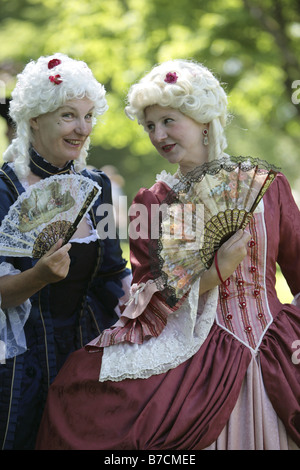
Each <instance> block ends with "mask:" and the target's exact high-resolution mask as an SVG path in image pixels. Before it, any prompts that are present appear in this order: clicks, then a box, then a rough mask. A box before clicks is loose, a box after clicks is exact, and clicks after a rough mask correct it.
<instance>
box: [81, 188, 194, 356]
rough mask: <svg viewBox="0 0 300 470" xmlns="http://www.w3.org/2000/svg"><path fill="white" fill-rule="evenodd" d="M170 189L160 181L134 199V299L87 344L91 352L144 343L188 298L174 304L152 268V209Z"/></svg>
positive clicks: (132, 225) (158, 330) (157, 332)
mask: <svg viewBox="0 0 300 470" xmlns="http://www.w3.org/2000/svg"><path fill="white" fill-rule="evenodd" d="M167 191H169V188H168V186H167V185H165V184H164V183H157V184H155V185H154V186H153V187H152V188H151V189H149V190H148V189H141V190H140V191H139V192H138V194H137V196H136V197H135V199H134V201H133V204H132V207H131V216H130V227H129V231H130V235H131V243H130V245H131V246H130V248H131V253H130V254H131V256H130V261H131V267H132V275H133V280H132V287H131V292H130V298H129V301H128V302H127V304H126V307H125V309H124V310H123V312H122V316H121V317H120V319H119V321H117V323H115V324H114V325H113V326H112V327H111V328H109V329H107V330H105V331H103V332H102V334H101V335H100V336H99V337H98V338H95V340H94V341H92V342H91V343H89V344H88V345H87V346H86V348H87V349H88V350H89V351H93V350H97V349H99V348H100V347H106V346H110V345H112V344H117V343H121V342H130V343H136V344H141V343H143V342H144V341H145V340H146V339H149V338H150V337H157V336H159V335H160V334H161V332H162V331H163V329H164V328H165V326H166V323H167V318H168V315H170V314H171V313H173V312H174V311H176V310H177V309H178V308H179V307H180V305H181V304H182V303H183V302H184V300H185V298H182V299H181V301H180V302H178V303H177V305H175V306H173V307H170V306H169V305H168V304H167V303H166V302H165V301H164V299H163V298H162V296H161V295H160V292H159V287H158V285H157V282H156V281H154V279H153V273H152V270H151V262H152V260H151V255H150V251H149V243H150V241H151V229H152V228H153V223H152V222H153V221H152V220H151V214H152V213H153V212H151V211H152V210H153V208H154V207H155V206H157V207H158V206H159V205H160V203H161V201H162V200H163V199H164V197H165V195H166V193H167ZM154 210H155V209H154ZM138 230H141V232H140V236H137V234H138Z"/></svg>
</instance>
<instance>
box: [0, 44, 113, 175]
mask: <svg viewBox="0 0 300 470" xmlns="http://www.w3.org/2000/svg"><path fill="white" fill-rule="evenodd" d="M54 59H58V61H57V62H52V63H51V62H50V61H53V60H54ZM59 61H60V63H59ZM49 62H50V67H51V65H52V67H51V68H48V64H49ZM56 63H57V64H58V65H54V66H53V64H56ZM56 75H60V80H61V83H60V84H58V85H56V84H55V83H53V81H51V80H50V79H49V77H50V76H54V77H55V76H56ZM105 93H106V92H105V89H104V86H103V85H101V84H100V83H99V82H98V81H97V80H96V79H95V77H94V76H93V74H92V71H91V70H90V69H89V67H88V66H87V64H86V63H85V62H82V61H79V60H75V59H72V58H70V57H68V56H67V55H65V54H61V53H56V54H53V55H51V56H47V57H40V58H39V59H38V60H37V61H30V62H29V63H28V64H27V65H26V67H25V68H24V70H23V72H22V73H20V74H19V75H18V76H17V84H16V87H15V89H14V90H13V92H12V100H11V103H10V112H9V114H10V116H11V118H12V119H13V121H14V122H15V124H16V138H15V139H14V140H13V141H12V143H11V145H10V146H9V147H8V149H7V150H6V152H5V153H4V155H3V160H4V161H7V162H8V161H14V162H15V170H16V173H17V175H18V176H20V177H25V176H26V175H27V174H28V172H29V158H30V157H29V153H28V151H29V147H30V144H31V143H32V141H33V134H32V131H31V127H30V123H29V120H30V119H31V118H34V117H38V116H40V115H42V114H46V113H49V112H53V111H55V110H56V109H58V108H59V107H61V106H63V105H64V104H65V103H66V101H69V100H72V99H82V98H85V97H87V98H88V99H90V100H91V101H92V102H93V103H94V106H95V108H94V113H93V122H92V123H93V125H95V123H96V116H99V115H102V114H104V112H105V111H106V110H107V109H108V106H107V102H106V98H105ZM89 144H90V138H88V139H87V140H86V142H85V145H84V147H83V148H82V150H81V153H80V157H79V158H78V160H76V161H75V162H74V165H75V168H76V170H78V171H80V170H81V169H82V168H83V167H84V166H85V162H86V158H87V151H88V148H89ZM44 157H45V158H47V156H46V155H45V156H44Z"/></svg>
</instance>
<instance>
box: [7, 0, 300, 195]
mask: <svg viewBox="0 0 300 470" xmlns="http://www.w3.org/2000/svg"><path fill="white" fill-rule="evenodd" d="M0 8H1V18H0V26H1V27H0V43H1V45H2V46H1V50H0V79H1V80H4V81H5V83H7V92H8V93H9V92H10V91H11V89H12V87H13V86H14V77H15V74H16V73H17V72H18V71H20V70H22V68H23V67H24V65H25V63H27V62H28V61H29V60H30V59H36V58H37V57H39V56H40V55H45V54H46V55H47V54H52V53H54V52H56V51H61V52H64V53H67V54H69V55H71V56H72V57H74V58H78V59H82V60H85V61H86V62H87V63H88V65H89V66H90V67H91V69H92V70H93V72H94V74H95V76H96V77H97V79H98V80H99V81H100V82H102V83H103V84H104V85H105V87H106V89H107V92H108V96H107V98H108V103H109V106H110V108H109V110H108V112H107V113H106V115H105V116H103V117H102V118H101V119H100V122H99V124H98V125H97V126H96V128H95V129H94V132H93V136H92V144H93V146H92V149H91V157H90V163H91V164H93V165H95V166H98V167H101V166H102V165H104V164H107V163H109V164H114V165H115V166H117V168H118V169H119V170H120V172H121V173H122V174H123V176H124V177H125V179H126V188H125V190H126V192H127V194H128V195H129V196H131V197H132V196H133V195H134V194H135V193H136V192H137V190H138V189H139V188H140V187H141V186H149V185H151V184H152V183H153V180H154V175H155V173H157V172H159V171H161V169H163V168H164V166H165V162H164V161H163V160H162V159H161V157H159V156H158V155H156V153H155V151H154V150H152V148H151V146H150V144H149V142H148V138H147V135H146V134H145V132H144V131H143V129H141V128H140V127H139V126H138V124H137V123H136V122H131V121H130V120H129V119H128V118H127V117H126V116H125V113H124V107H125V100H126V94H127V91H128V89H129V87H130V85H131V84H132V83H134V82H135V81H136V80H138V79H139V78H140V77H141V76H142V75H143V74H144V72H145V71H147V70H149V69H150V68H151V67H152V66H153V65H154V64H155V63H157V62H160V61H163V60H167V59H171V58H176V57H182V58H194V59H196V60H198V61H199V62H202V63H204V64H205V65H206V66H207V67H209V68H210V69H211V70H212V71H213V72H214V73H215V74H216V75H217V77H218V78H219V79H220V80H221V81H222V82H224V83H225V88H226V91H227V93H228V94H229V103H230V111H231V113H232V116H233V118H232V120H231V123H230V125H229V126H228V143H229V148H228V150H229V152H230V153H233V154H235V155H238V154H241V155H249V154H251V155H253V156H259V157H261V158H264V159H266V160H268V161H270V162H274V163H275V164H277V165H278V166H280V167H281V168H282V170H283V171H284V172H285V173H286V174H287V176H288V177H289V179H290V181H291V183H292V185H293V187H294V188H295V189H296V187H297V185H298V183H299V178H300V177H299V175H298V165H299V145H300V119H299V118H300V104H295V103H293V102H292V99H291V98H292V94H293V92H295V90H294V89H292V84H293V82H294V81H295V80H300V65H299V58H300V45H299V38H300V7H299V2H298V1H297V0H275V1H271V0H226V2H224V1H223V0H211V1H209V2H207V1H204V0H181V1H178V2H170V1H169V0H99V1H95V0H64V1H63V2H61V1H58V0H47V1H46V0H14V1H13V2H12V1H11V0H0ZM299 88H300V87H299ZM0 130H1V129H0ZM168 168H169V169H170V168H171V166H169V167H168Z"/></svg>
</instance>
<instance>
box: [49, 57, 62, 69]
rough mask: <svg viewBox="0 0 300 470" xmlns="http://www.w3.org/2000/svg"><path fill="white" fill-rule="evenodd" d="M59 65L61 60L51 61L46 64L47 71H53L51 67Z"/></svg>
mask: <svg viewBox="0 0 300 470" xmlns="http://www.w3.org/2000/svg"><path fill="white" fill-rule="evenodd" d="M59 64H61V60H59V59H51V60H49V62H48V69H53V67H56V66H57V65H59Z"/></svg>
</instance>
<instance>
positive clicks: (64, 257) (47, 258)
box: [33, 239, 71, 285]
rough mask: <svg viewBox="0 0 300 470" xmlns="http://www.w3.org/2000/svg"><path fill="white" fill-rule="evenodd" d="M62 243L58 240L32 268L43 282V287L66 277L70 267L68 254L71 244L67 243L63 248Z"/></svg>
mask: <svg viewBox="0 0 300 470" xmlns="http://www.w3.org/2000/svg"><path fill="white" fill-rule="evenodd" d="M62 243H63V241H62V239H59V240H58V241H57V242H56V243H55V244H54V245H53V246H52V248H50V250H49V251H47V253H45V254H44V256H42V258H40V259H39V261H38V262H37V263H36V265H35V267H34V268H33V269H34V270H35V273H36V275H37V276H39V278H40V279H41V280H43V282H44V284H45V285H46V284H50V283H54V282H58V281H61V280H62V279H64V278H65V277H66V276H67V275H68V272H69V267H70V256H69V254H68V252H69V250H70V248H71V243H67V244H66V245H63V246H62Z"/></svg>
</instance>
